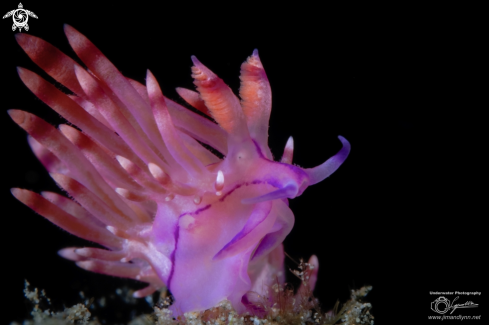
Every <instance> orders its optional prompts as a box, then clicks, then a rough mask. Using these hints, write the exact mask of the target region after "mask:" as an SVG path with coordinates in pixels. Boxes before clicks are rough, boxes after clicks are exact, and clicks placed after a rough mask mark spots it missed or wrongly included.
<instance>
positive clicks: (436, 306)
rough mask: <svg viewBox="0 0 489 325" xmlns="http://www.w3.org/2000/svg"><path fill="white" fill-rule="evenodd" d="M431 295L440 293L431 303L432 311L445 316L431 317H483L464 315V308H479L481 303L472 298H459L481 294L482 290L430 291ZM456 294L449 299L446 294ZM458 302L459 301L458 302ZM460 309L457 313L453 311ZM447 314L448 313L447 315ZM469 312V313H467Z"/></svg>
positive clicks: (430, 317) (431, 317)
mask: <svg viewBox="0 0 489 325" xmlns="http://www.w3.org/2000/svg"><path fill="white" fill-rule="evenodd" d="M430 294H431V295H438V297H437V298H436V299H435V300H433V301H432V302H431V304H430V308H431V310H432V311H434V312H435V313H437V314H439V315H443V316H429V319H441V320H444V319H461V320H462V319H481V315H462V314H463V313H462V312H461V311H462V310H463V309H473V308H478V307H479V304H478V303H475V302H474V301H473V300H474V299H473V298H472V299H468V298H466V299H463V298H462V299H459V298H460V296H470V295H474V296H480V294H481V293H480V292H459V291H454V292H433V291H431V292H430ZM450 295H456V297H454V298H453V299H449V298H447V297H445V296H450ZM456 302H457V303H456ZM455 311H458V312H457V313H456V314H455V315H453V313H454V312H455ZM445 314H446V315H445ZM466 314H467V313H466Z"/></svg>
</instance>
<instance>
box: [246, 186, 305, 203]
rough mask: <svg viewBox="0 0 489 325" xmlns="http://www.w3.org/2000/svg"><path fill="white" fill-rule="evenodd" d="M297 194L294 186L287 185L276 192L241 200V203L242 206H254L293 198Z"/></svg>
mask: <svg viewBox="0 0 489 325" xmlns="http://www.w3.org/2000/svg"><path fill="white" fill-rule="evenodd" d="M296 194H297V186H296V185H294V184H289V185H286V186H284V187H283V188H281V189H278V190H276V191H273V192H270V193H267V194H264V195H260V196H256V197H253V198H248V199H243V200H241V203H243V204H255V203H260V202H265V201H271V200H278V199H284V198H294V197H295V196H296Z"/></svg>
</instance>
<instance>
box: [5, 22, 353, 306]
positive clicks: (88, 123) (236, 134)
mask: <svg viewBox="0 0 489 325" xmlns="http://www.w3.org/2000/svg"><path fill="white" fill-rule="evenodd" d="M64 30H65V34H66V36H67V38H68V41H69V43H70V45H71V47H72V48H73V50H74V51H75V52H76V54H77V55H78V57H79V58H80V59H81V61H83V63H84V64H85V65H86V66H87V67H88V70H85V69H84V68H82V67H81V66H80V65H78V64H77V63H76V62H75V61H73V60H72V59H71V58H69V57H68V56H66V55H65V54H63V53H62V52H60V51H59V50H58V49H57V48H55V47H54V46H52V45H51V44H49V43H47V42H45V41H43V40H42V39H39V38H37V37H34V36H29V35H26V34H20V33H19V34H17V35H16V39H17V41H18V43H19V44H20V46H21V47H22V48H23V49H24V51H25V52H26V53H27V54H28V55H29V57H30V58H31V59H32V60H33V61H34V62H35V63H36V64H37V65H39V66H40V67H41V68H42V69H43V70H44V71H46V72H47V73H48V74H49V75H50V76H52V77H53V78H54V79H55V80H57V81H58V82H60V83H61V84H62V85H64V86H66V87H67V88H68V89H70V90H71V91H72V92H73V93H74V94H75V95H66V94H65V93H63V92H62V91H60V90H58V89H57V88H56V87H55V86H54V85H52V84H50V83H49V82H47V81H45V80H44V79H42V78H41V77H39V76H38V75H36V74H35V73H33V72H31V71H29V70H26V69H23V68H18V72H19V76H20V78H21V79H22V81H23V82H24V83H25V85H26V86H27V87H28V88H29V89H30V90H31V91H32V92H33V93H34V94H35V95H36V96H37V97H39V99H41V100H42V101H43V102H45V103H46V104H47V105H49V106H50V107H51V108H52V109H54V110H55V111H56V112H58V113H59V114H60V115H61V116H63V117H64V118H65V119H66V120H68V121H69V122H70V123H72V124H74V125H76V126H77V127H78V128H79V129H81V131H79V130H78V129H76V128H74V127H72V126H69V125H67V124H62V125H60V126H59V128H58V129H56V128H55V127H53V126H52V125H50V124H48V123H47V122H45V121H44V120H42V119H40V118H39V117H37V116H35V115H33V114H30V113H27V112H24V111H20V110H14V109H12V110H9V114H10V116H11V117H12V119H13V120H14V121H15V122H16V123H17V124H18V125H19V126H20V127H22V128H23V129H24V130H26V131H27V133H29V138H28V140H29V144H30V146H31V148H32V150H33V152H34V154H35V155H36V156H37V158H39V160H40V161H41V162H42V164H43V165H44V166H45V168H46V169H47V170H48V171H49V173H50V175H51V176H52V178H53V179H54V180H55V181H56V183H57V184H59V186H60V187H61V188H63V189H64V190H65V191H67V192H68V193H69V195H70V196H71V199H69V198H67V197H64V196H61V195H59V194H56V193H52V192H42V193H41V195H39V194H36V193H33V192H31V191H28V190H24V189H19V188H14V189H12V194H13V195H14V196H15V197H16V198H17V199H18V200H20V201H21V202H22V203H24V204H25V205H27V206H28V207H30V208H31V209H33V210H34V211H36V212H37V213H39V214H40V215H42V216H43V217H45V218H47V219H48V220H50V221H51V222H53V223H54V224H56V225H58V226H59V227H61V228H63V229H65V230H66V231H68V232H70V233H72V234H74V235H76V236H78V237H81V238H84V239H86V240H89V241H92V242H95V243H98V244H100V245H102V246H104V247H106V248H107V249H100V248H88V247H85V248H76V247H70V248H65V249H63V250H61V251H60V252H59V254H60V255H61V256H63V257H65V258H67V259H70V260H73V261H75V262H76V263H77V265H78V266H80V267H81V268H83V269H86V270H89V271H93V272H98V273H103V274H109V275H113V276H120V277H127V278H132V279H137V280H140V281H143V282H146V283H148V286H147V287H146V288H144V289H141V290H139V291H136V292H135V293H134V295H135V296H136V297H144V296H147V295H149V294H152V293H153V292H154V291H155V290H158V289H160V288H162V287H164V286H166V287H168V289H169V290H170V292H171V293H172V295H173V297H174V299H175V301H174V303H173V305H172V307H171V308H172V310H173V312H174V314H176V315H179V314H182V313H185V312H189V311H201V310H205V309H208V308H211V307H214V306H216V305H217V304H218V303H219V302H220V301H222V300H224V299H228V300H229V301H230V302H231V303H232V305H233V307H234V308H235V309H236V310H237V311H238V312H243V311H245V310H246V306H247V302H248V298H247V293H249V292H255V293H260V292H263V290H264V288H265V287H266V286H267V285H269V284H271V283H273V281H276V279H277V278H278V279H279V281H281V282H283V281H284V272H283V269H284V253H283V246H282V242H283V240H284V238H285V236H287V234H289V232H290V231H291V229H292V226H293V224H294V215H293V213H292V211H291V210H290V209H289V207H288V200H287V199H289V198H294V197H296V196H299V195H301V194H302V193H303V192H304V190H305V189H306V188H307V187H308V186H309V185H313V184H315V183H318V182H320V181H322V180H324V179H325V178H326V177H328V176H329V175H331V174H332V173H333V172H334V171H335V170H336V169H337V168H338V167H339V166H340V165H341V164H342V163H343V162H344V160H345V159H346V157H347V156H348V153H349V151H350V145H349V143H348V141H347V140H345V139H344V138H343V137H341V136H340V137H339V140H340V141H341V143H342V144H343V147H342V149H341V150H340V151H339V152H338V153H337V154H336V155H335V156H333V157H332V158H330V159H329V160H327V161H326V162H325V163H323V164H322V165H320V166H317V167H315V168H301V167H298V166H295V165H293V164H292V155H293V140H292V138H289V141H288V142H287V144H286V147H285V150H284V154H283V157H282V158H281V160H280V161H274V160H273V158H272V154H271V152H270V149H269V147H268V121H269V117H270V110H271V91H270V85H269V83H268V79H267V76H266V74H265V71H264V69H263V66H262V64H261V62H260V58H259V57H258V51H257V50H255V51H254V52H253V54H252V55H251V56H250V57H249V58H248V59H247V60H246V61H245V62H244V63H243V64H242V65H241V76H240V79H241V87H240V90H239V96H240V98H241V100H240V99H238V97H237V96H236V95H234V94H233V92H232V91H231V89H230V88H229V87H228V86H227V85H226V84H225V83H224V82H223V81H222V80H221V79H220V78H219V77H217V76H216V75H215V74H214V73H213V72H212V71H210V70H209V69H208V68H206V67H205V66H204V65H203V64H202V63H200V62H199V61H198V60H197V58H195V57H192V61H193V64H194V65H193V67H192V77H193V78H194V80H195V81H194V83H195V85H196V88H197V92H195V91H192V90H188V89H183V88H177V91H178V93H179V94H180V95H181V97H182V98H183V99H184V100H185V101H186V102H187V103H188V104H190V105H191V106H193V107H194V108H196V109H197V110H199V111H200V112H202V113H204V114H207V115H208V116H210V117H212V118H213V119H214V120H215V122H217V123H215V122H213V121H212V120H211V119H209V118H206V117H203V116H201V115H199V114H197V113H195V112H193V111H191V110H189V109H187V108H185V107H183V106H181V105H179V104H177V103H175V102H174V101H172V100H170V99H168V98H166V97H164V95H163V94H162V92H161V89H160V87H159V85H158V82H157V81H156V79H155V78H154V76H153V75H152V74H151V72H150V71H148V72H147V77H146V86H144V85H142V84H140V83H138V82H137V81H134V80H131V79H128V78H126V77H124V76H123V75H122V74H121V73H120V72H119V71H118V70H117V68H116V67H115V66H114V65H112V63H111V62H110V61H109V60H108V59H107V58H106V57H105V56H104V55H103V54H102V53H101V52H100V50H99V49H97V48H96V47H95V46H94V45H93V44H92V43H91V42H90V41H89V40H88V39H87V38H86V37H85V36H83V35H82V34H80V33H79V32H78V31H76V30H75V29H74V28H73V27H70V26H67V25H65V28H64ZM202 144H205V145H207V146H209V147H212V148H214V149H215V150H217V151H219V152H221V153H222V154H223V155H224V157H225V158H224V159H220V158H219V157H217V156H216V155H215V154H214V153H213V152H212V151H209V150H208V149H207V148H206V147H204V146H203V145H202ZM310 263H312V264H313V265H316V266H317V258H315V257H314V256H313V258H312V259H311V261H310ZM316 272H317V268H316ZM315 276H316V274H314V277H315ZM311 280H312V281H310V282H311V285H312V286H314V284H315V278H314V279H311Z"/></svg>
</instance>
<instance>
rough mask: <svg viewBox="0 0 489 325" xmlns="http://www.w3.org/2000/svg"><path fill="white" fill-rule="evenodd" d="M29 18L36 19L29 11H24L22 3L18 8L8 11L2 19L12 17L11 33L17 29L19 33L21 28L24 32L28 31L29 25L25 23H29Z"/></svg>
mask: <svg viewBox="0 0 489 325" xmlns="http://www.w3.org/2000/svg"><path fill="white" fill-rule="evenodd" d="M29 16H31V17H32V18H36V19H37V16H36V14H35V13H33V12H32V11H30V10H26V9H24V6H23V5H22V3H21V2H19V6H18V8H17V9H14V10H10V11H9V12H7V13H6V14H5V15H4V16H3V17H2V18H3V19H5V18H8V17H12V20H13V21H14V24H13V25H12V31H14V32H15V30H16V29H17V28H18V29H19V32H21V31H22V28H24V29H25V31H28V30H29V25H28V24H27V22H28V21H29Z"/></svg>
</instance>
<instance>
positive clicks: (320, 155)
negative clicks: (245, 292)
mask: <svg viewBox="0 0 489 325" xmlns="http://www.w3.org/2000/svg"><path fill="white" fill-rule="evenodd" d="M17 5H18V3H17V2H13V1H4V2H3V3H2V5H1V6H0V11H2V13H1V14H2V15H3V14H4V13H6V12H8V11H10V10H12V9H15V8H16V7H17ZM23 5H24V8H25V9H28V10H31V11H33V12H34V13H35V14H36V15H37V16H38V17H39V18H38V19H34V18H30V19H29V26H30V30H29V32H28V33H29V34H31V35H35V36H38V37H41V38H43V39H44V40H46V41H48V42H50V43H52V44H53V45H55V46H57V47H58V48H59V49H61V50H62V51H63V52H65V53H66V54H68V55H70V56H71V57H73V58H75V54H74V52H73V51H72V50H71V48H70V47H69V45H68V42H67V41H66V38H65V37H64V34H63V23H68V24H70V25H72V26H73V27H74V28H76V29H78V30H79V31H80V32H81V33H83V34H84V35H86V36H87V37H88V38H89V39H90V40H91V41H92V42H93V43H94V44H95V45H96V46H97V47H98V48H99V49H100V50H102V52H103V53H104V54H105V55H106V56H107V57H108V58H109V59H110V60H111V61H112V62H113V63H114V64H115V66H117V67H118V68H119V70H120V71H121V72H122V73H123V74H125V75H126V76H128V77H130V78H133V79H136V80H138V81H140V82H143V83H144V78H145V74H146V69H150V70H151V71H152V72H153V73H154V75H155V76H156V78H157V79H158V81H159V82H160V85H161V87H162V90H163V92H164V94H165V95H166V96H168V97H170V98H172V99H174V100H175V99H176V100H177V101H179V102H180V103H182V100H179V99H178V95H177V94H176V92H175V90H174V88H175V87H186V88H191V89H193V84H192V79H191V77H190V67H191V61H190V56H191V55H196V56H197V57H198V58H199V60H200V61H201V62H203V63H204V64H205V65H206V66H208V67H209V68H210V69H211V70H213V71H214V72H215V73H216V74H217V75H219V76H220V77H221V78H222V79H224V80H225V82H227V83H228V84H229V85H230V87H231V88H232V89H233V90H234V91H235V92H237V91H238V88H239V78H238V76H239V69H240V64H241V63H242V62H243V61H244V60H245V59H246V58H247V57H248V56H249V55H250V54H251V53H252V51H253V49H255V48H257V49H258V50H259V53H260V58H261V60H262V62H263V65H264V66H265V69H266V71H267V75H268V78H269V80H270V83H271V87H272V92H273V110H272V115H271V121H270V132H269V133H270V140H269V143H270V147H271V150H272V152H273V154H274V156H275V157H276V158H279V157H280V156H281V155H282V151H283V147H284V146H285V143H286V141H287V138H288V137H289V136H290V135H292V136H293V137H294V140H295V152H294V163H295V164H298V165H300V166H302V167H313V166H316V165H318V164H320V163H322V162H323V161H325V160H326V159H327V158H329V157H330V156H332V155H334V154H335V153H336V152H337V151H338V150H339V149H340V146H341V145H340V142H339V141H338V140H337V135H342V136H344V137H345V138H347V139H348V140H349V141H350V143H351V146H352V151H351V154H350V156H349V157H348V159H347V161H346V162H345V163H344V164H343V166H342V167H341V168H340V169H339V170H338V171H337V172H336V173H335V174H334V175H332V176H331V177H330V178H328V179H327V180H325V181H323V182H322V183H320V184H317V185H314V186H312V187H311V188H309V189H308V190H306V192H305V193H304V194H303V195H302V196H301V197H299V198H296V199H294V200H292V201H291V203H290V206H291V208H292V210H293V211H294V214H295V217H296V224H295V227H294V229H293V230H292V232H291V234H290V235H289V236H288V237H287V239H286V240H285V249H286V252H288V254H289V255H291V256H292V257H294V258H295V259H298V258H300V257H303V258H305V259H308V258H309V256H310V255H311V254H316V255H317V256H318V257H319V262H320V269H319V280H318V284H317V287H316V291H315V292H316V295H317V296H318V297H319V298H320V301H321V302H322V304H323V306H324V309H330V308H331V307H332V306H333V304H334V303H335V301H336V300H337V299H340V301H345V300H346V299H347V298H348V296H349V290H350V289H353V288H359V287H361V286H363V285H367V284H368V285H373V291H372V292H371V294H370V295H369V299H370V301H371V302H372V303H373V306H374V309H373V313H374V315H375V317H376V322H377V323H378V324H387V323H392V321H393V320H395V321H396V323H399V322H410V323H424V322H425V321H426V319H427V315H428V314H430V310H429V302H430V301H431V300H433V299H434V298H433V296H430V295H429V291H448V290H451V291H454V290H458V291H468V290H472V291H474V290H477V291H481V290H482V284H483V283H484V279H483V278H482V274H487V269H485V270H484V269H483V266H482V265H483V263H482V262H483V260H484V259H486V260H487V253H485V254H484V253H483V252H484V251H486V250H484V244H483V240H482V236H483V234H486V232H487V227H483V226H482V220H483V218H487V209H486V208H485V207H484V208H482V200H483V199H486V198H487V189H486V183H485V182H484V180H483V176H484V175H483V172H482V168H480V166H481V165H482V163H483V162H482V159H483V156H484V155H483V154H484V152H485V151H486V150H485V148H486V146H484V145H482V144H480V143H483V141H481V140H485V139H486V138H487V136H486V134H487V132H486V121H487V118H485V117H484V114H483V108H484V107H485V110H487V101H484V102H483V101H482V100H481V99H480V98H481V95H482V91H483V89H484V92H485V93H487V90H486V88H485V87H484V88H483V80H484V79H485V80H486V81H485V82H486V83H487V79H486V78H483V74H482V60H481V59H480V57H481V55H482V53H481V51H482V44H483V43H484V41H482V39H480V38H479V37H478V36H477V35H478V33H479V32H480V30H481V28H482V24H481V20H479V19H478V18H477V17H476V16H475V12H476V10H475V9H474V10H468V11H467V12H465V11H463V10H461V9H460V8H448V7H439V8H425V7H415V6H412V7H405V8H400V7H399V8H394V7H385V6H378V7H374V6H361V7H358V6H354V5H344V6H343V7H341V8H340V7H337V6H332V5H327V4H323V5H322V6H321V7H315V6H307V5H306V4H303V5H299V4H298V3H296V4H294V5H293V6H290V5H286V4H285V3H283V4H281V5H278V6H273V7H267V6H266V5H259V4H257V3H254V2H246V3H245V2H243V3H240V5H239V6H238V5H228V6H227V7H226V6H210V5H209V4H201V5H198V6H196V5H192V4H187V3H186V4H184V5H182V6H174V5H170V4H168V3H159V5H157V6H155V5H152V4H149V3H146V2H140V3H136V2H134V3H131V4H127V5H125V4H122V3H119V2H113V3H110V4H104V5H101V3H100V2H90V1H88V2H83V4H81V3H78V2H74V3H70V4H68V3H64V2H50V3H48V2H42V3H41V2H33V1H29V2H23ZM11 25H12V20H11V18H8V19H5V20H2V21H1V25H0V36H1V40H0V42H1V43H0V44H1V54H0V55H1V56H2V60H1V64H2V66H1V71H2V74H1V78H0V79H1V81H2V87H1V88H0V89H1V93H2V102H1V104H0V105H1V109H2V111H6V110H7V109H10V108H19V109H23V110H26V111H29V112H31V113H34V114H36V115H38V116H40V117H42V118H44V119H46V120H47V121H48V122H50V123H52V124H55V125H57V124H59V123H62V122H63V119H62V118H60V117H59V116H58V114H57V113H55V112H54V111H52V110H51V109H50V108H49V107H47V106H46V105H45V104H44V103H42V102H41V101H40V100H38V99H37V98H36V97H35V96H34V95H33V94H32V93H31V92H30V91H29V90H28V89H27V88H26V87H25V86H24V85H23V84H22V82H21V81H20V79H19V77H18V76H17V73H16V69H15V67H16V66H22V67H25V68H27V69H30V70H33V71H35V72H36V73H40V74H41V75H42V76H46V74H44V73H43V72H42V71H41V70H40V69H39V68H38V67H37V66H35V64H34V63H33V62H31V61H30V59H29V58H28V57H27V55H25V54H24V53H23V51H22V50H21V48H20V47H19V46H18V45H17V44H16V42H15V38H14V34H15V33H13V32H12V30H11ZM23 32H24V31H23ZM47 79H48V80H50V81H52V79H50V78H49V77H47ZM3 114H4V115H3V117H2V118H0V123H1V131H2V145H3V146H2V163H3V168H2V171H3V175H2V187H1V195H0V197H1V200H2V207H3V209H2V212H3V213H2V217H1V228H0V229H1V234H2V235H1V236H0V239H1V247H2V263H1V265H2V266H1V269H2V274H3V280H4V281H3V282H4V286H3V292H2V305H1V306H2V308H1V309H2V313H3V314H2V316H1V317H5V322H9V321H11V320H14V319H16V320H20V319H22V318H23V317H26V316H27V311H28V310H29V308H28V306H27V305H26V304H25V303H24V298H23V293H22V289H23V281H24V279H28V280H29V281H30V282H31V284H32V285H33V286H35V287H39V288H44V289H45V290H46V292H47V294H48V296H50V297H51V298H52V299H53V301H54V303H55V306H61V305H62V304H63V303H65V304H66V305H71V304H74V303H76V302H79V301H80V298H79V296H78V292H79V291H80V290H83V291H84V292H85V294H86V295H87V296H89V297H91V296H95V297H100V296H101V295H104V294H105V295H108V294H109V293H110V292H114V290H115V289H116V288H117V287H120V286H122V285H124V284H126V285H128V286H130V287H132V288H141V287H143V285H142V284H140V283H137V282H134V281H127V280H121V279H118V278H112V277H108V276H103V275H97V274H91V273H89V272H86V271H84V270H81V269H78V268H77V267H76V266H75V265H74V264H73V263H72V262H69V261H65V260H63V259H62V258H61V257H59V256H58V255H57V254H56V252H57V251H58V250H59V249H61V248H63V247H67V246H84V245H86V244H87V243H86V242H85V241H83V240H80V239H78V238H76V237H74V236H72V235H70V234H68V233H67V232H65V231H63V230H60V229H59V228H58V227H56V226H54V225H52V224H50V223H49V222H48V221H46V220H44V219H43V218H42V217H40V216H38V215H35V214H34V213H33V212H32V211H31V210H30V209H28V208H27V207H25V206H24V205H23V204H21V203H19V202H17V201H16V200H15V199H14V198H13V197H12V196H11V194H10V192H9V189H10V188H11V187H20V188H27V189H30V190H34V191H36V192H40V191H42V190H50V191H58V192H59V189H58V188H57V186H56V185H55V184H54V182H53V181H52V180H51V179H50V178H49V175H48V174H47V172H46V171H45V170H44V169H43V167H42V165H41V164H40V163H39V162H38V161H37V160H36V159H35V157H34V155H33V154H32V153H31V151H30V149H29V147H28V144H27V141H26V134H25V132H24V131H23V130H22V129H21V128H20V127H18V126H17V125H15V123H13V122H12V121H11V120H10V118H9V117H8V115H7V114H6V113H3ZM484 144H485V143H484ZM483 193H485V195H483ZM483 211H486V212H483ZM484 215H485V216H486V217H484ZM484 242H486V244H485V248H487V241H484ZM287 264H288V266H289V267H293V266H294V263H293V262H292V261H290V260H287ZM289 275H290V274H289ZM290 279H291V281H292V282H294V280H293V279H292V276H290ZM485 293H486V292H483V294H485ZM473 300H474V302H479V303H480V301H475V300H476V299H473ZM479 300H480V299H479ZM464 301H465V300H464ZM461 302H463V301H461ZM56 304H57V305H56ZM138 306H139V307H138V308H139V309H138V312H142V311H150V308H149V307H148V306H147V305H146V303H144V302H140V303H139V304H138ZM113 308H114V310H115V309H117V307H113ZM484 308H486V307H485V306H484V305H483V304H482V306H481V308H480V312H481V313H482V311H483V309H484ZM117 313H120V314H121V315H116V313H113V314H114V315H115V316H114V315H112V316H108V315H106V316H107V318H108V319H112V320H113V321H121V320H122V319H124V317H127V315H128V310H127V309H121V308H119V310H118V312H117ZM479 314H480V313H479ZM426 322H427V321H426ZM2 323H3V321H2Z"/></svg>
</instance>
